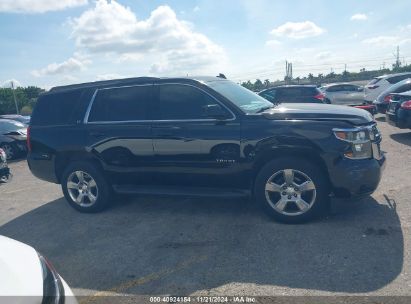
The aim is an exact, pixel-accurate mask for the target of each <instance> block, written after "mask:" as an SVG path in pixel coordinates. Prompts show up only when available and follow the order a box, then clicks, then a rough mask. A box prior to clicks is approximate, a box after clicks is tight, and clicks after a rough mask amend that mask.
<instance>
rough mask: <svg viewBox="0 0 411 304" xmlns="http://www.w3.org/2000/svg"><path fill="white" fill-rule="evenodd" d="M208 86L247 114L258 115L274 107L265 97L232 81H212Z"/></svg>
mask: <svg viewBox="0 0 411 304" xmlns="http://www.w3.org/2000/svg"><path fill="white" fill-rule="evenodd" d="M207 84H208V86H210V87H211V88H212V89H214V90H215V91H217V92H218V93H220V94H221V95H223V96H224V97H225V98H227V99H228V100H230V101H231V102H232V103H233V104H235V105H236V106H237V107H239V108H240V109H241V110H243V111H244V112H245V113H247V114H253V113H258V112H261V111H263V110H265V109H269V108H272V107H273V106H274V105H273V104H272V103H271V102H269V101H268V100H266V99H264V98H263V97H261V96H259V95H257V94H255V93H253V92H251V91H250V90H248V89H246V88H244V87H242V86H241V85H238V84H236V83H234V82H231V81H212V82H209V83H207Z"/></svg>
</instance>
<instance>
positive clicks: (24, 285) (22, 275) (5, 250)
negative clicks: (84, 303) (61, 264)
mask: <svg viewBox="0 0 411 304" xmlns="http://www.w3.org/2000/svg"><path fill="white" fill-rule="evenodd" d="M0 248H1V250H0V282H1V284H0V302H2V299H8V302H10V303H11V302H12V303H27V304H28V303H38V304H41V303H55V304H57V303H66V304H67V303H70V304H71V303H72V304H75V303H77V301H76V298H75V297H74V295H73V292H72V291H71V289H70V287H69V286H68V285H67V283H66V282H65V281H64V280H63V278H62V277H60V275H59V274H58V273H57V272H56V270H55V269H54V268H53V266H52V265H51V264H50V262H49V261H48V260H47V259H46V258H45V257H44V256H42V255H41V254H39V253H38V252H37V251H36V250H35V249H34V248H32V247H30V246H28V245H26V244H23V243H20V242H18V241H15V240H13V239H10V238H7V237H5V236H0Z"/></svg>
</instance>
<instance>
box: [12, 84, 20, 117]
mask: <svg viewBox="0 0 411 304" xmlns="http://www.w3.org/2000/svg"><path fill="white" fill-rule="evenodd" d="M11 91H12V92H13V99H14V105H15V106H16V114H19V106H18V105H17V99H16V94H15V93H14V82H13V80H12V81H11Z"/></svg>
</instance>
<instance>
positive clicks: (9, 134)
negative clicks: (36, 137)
mask: <svg viewBox="0 0 411 304" xmlns="http://www.w3.org/2000/svg"><path fill="white" fill-rule="evenodd" d="M26 140H27V126H26V125H24V124H22V123H20V122H17V121H14V120H9V119H0V148H2V149H3V150H4V151H5V152H6V155H7V159H14V158H17V157H19V156H22V155H24V154H25V153H26V152H27V145H26Z"/></svg>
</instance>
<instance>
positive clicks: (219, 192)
mask: <svg viewBox="0 0 411 304" xmlns="http://www.w3.org/2000/svg"><path fill="white" fill-rule="evenodd" d="M113 189H114V191H115V192H117V193H120V194H139V195H160V196H184V197H218V198H237V197H247V196H250V195H251V192H250V191H248V190H241V189H221V188H202V187H180V186H152V185H147V186H146V185H144V186H141V185H138V186H137V185H136V186H135V185H113Z"/></svg>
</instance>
